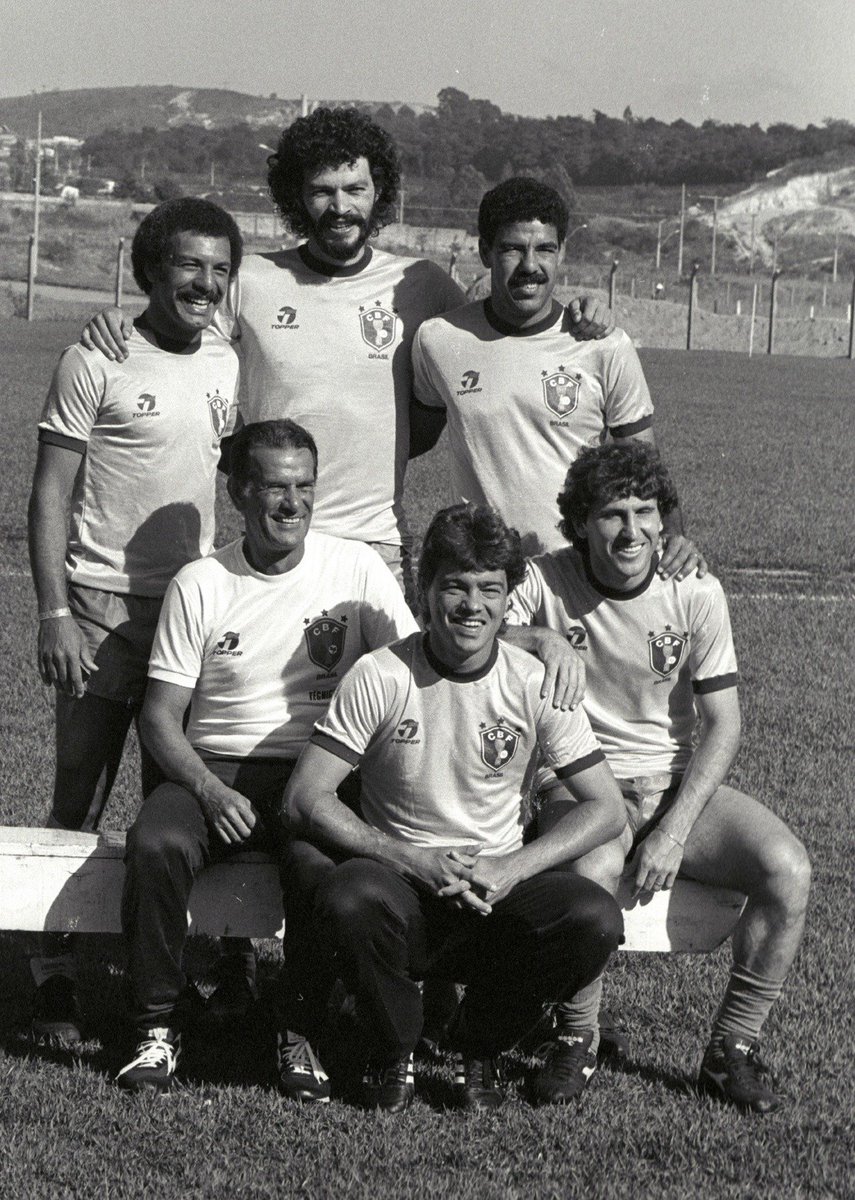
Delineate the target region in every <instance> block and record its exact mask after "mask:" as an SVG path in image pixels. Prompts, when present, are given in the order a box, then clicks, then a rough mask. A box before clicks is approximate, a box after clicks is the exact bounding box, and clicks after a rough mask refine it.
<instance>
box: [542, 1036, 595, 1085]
mask: <svg viewBox="0 0 855 1200" xmlns="http://www.w3.org/2000/svg"><path fill="white" fill-rule="evenodd" d="M589 1046H590V1039H588V1040H586V1039H585V1038H581V1037H573V1038H570V1037H567V1036H562V1037H559V1038H556V1040H555V1041H554V1042H551V1043H550V1044H549V1046H548V1048H547V1051H546V1065H548V1067H549V1070H550V1071H551V1072H552V1074H553V1075H554V1076H555V1077H556V1079H558V1080H560V1081H562V1082H564V1081H569V1080H570V1079H572V1078H573V1076H574V1074H575V1073H576V1071H577V1070H579V1069H581V1068H582V1067H584V1066H585V1064H586V1063H587V1061H588V1049H589Z"/></svg>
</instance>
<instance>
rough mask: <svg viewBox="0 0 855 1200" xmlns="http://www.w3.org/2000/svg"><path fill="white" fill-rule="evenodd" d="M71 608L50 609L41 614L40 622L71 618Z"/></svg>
mask: <svg viewBox="0 0 855 1200" xmlns="http://www.w3.org/2000/svg"><path fill="white" fill-rule="evenodd" d="M70 616H71V609H70V608H49V609H47V611H46V612H40V613H39V620H40V621H52V620H53V618H54V617H70Z"/></svg>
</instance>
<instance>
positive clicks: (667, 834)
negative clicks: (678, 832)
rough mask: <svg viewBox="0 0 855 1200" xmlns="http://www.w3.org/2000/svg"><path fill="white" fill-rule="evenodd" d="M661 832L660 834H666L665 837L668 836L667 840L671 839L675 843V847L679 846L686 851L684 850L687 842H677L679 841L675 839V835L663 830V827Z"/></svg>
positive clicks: (660, 827)
mask: <svg viewBox="0 0 855 1200" xmlns="http://www.w3.org/2000/svg"><path fill="white" fill-rule="evenodd" d="M659 832H660V833H664V834H665V836H666V838H670V839H671V841H672V842H673V843H674V845H675V846H679V847H680V849H681V850H684V849H685V846H686V843H685V842H678V841H677V839H676V838H675V837H674V835H673V833H669V832H668V830H667V829H663V828H662V826H661V825H660V826H659Z"/></svg>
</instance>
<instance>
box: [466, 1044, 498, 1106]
mask: <svg viewBox="0 0 855 1200" xmlns="http://www.w3.org/2000/svg"><path fill="white" fill-rule="evenodd" d="M500 1082H501V1081H500V1078H499V1072H498V1070H497V1069H496V1064H495V1063H494V1062H493V1060H492V1058H464V1056H463V1055H462V1054H456V1055H455V1063H454V1104H455V1107H456V1108H462V1109H466V1110H467V1111H469V1112H475V1111H476V1110H478V1109H483V1108H498V1107H499V1105H500V1104H501V1103H502V1100H503V1099H504V1094H503V1092H502V1089H501V1086H500Z"/></svg>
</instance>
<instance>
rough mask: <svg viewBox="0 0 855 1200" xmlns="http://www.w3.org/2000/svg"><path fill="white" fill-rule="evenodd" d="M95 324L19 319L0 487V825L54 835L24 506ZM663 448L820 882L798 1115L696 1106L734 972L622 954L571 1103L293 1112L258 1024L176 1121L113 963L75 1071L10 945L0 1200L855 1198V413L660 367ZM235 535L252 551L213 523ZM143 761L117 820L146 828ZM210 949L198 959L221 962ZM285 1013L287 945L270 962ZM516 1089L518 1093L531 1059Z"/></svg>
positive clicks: (101, 967)
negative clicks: (132, 1053) (56, 384)
mask: <svg viewBox="0 0 855 1200" xmlns="http://www.w3.org/2000/svg"><path fill="white" fill-rule="evenodd" d="M78 328H79V323H78V322H77V321H76V320H74V321H70V322H39V323H35V324H33V325H29V326H28V325H26V324H25V323H24V322H21V321H6V322H2V323H0V352H2V360H0V361H1V362H2V365H0V380H2V384H0V388H2V406H3V414H4V423H5V433H6V442H7V457H6V468H5V470H4V471H3V472H2V473H0V597H2V601H3V611H4V619H3V622H2V625H0V695H2V698H3V699H2V710H1V711H0V733H1V734H2V745H3V747H4V754H3V756H2V759H0V823H2V824H36V823H38V822H39V821H40V820H41V817H42V815H43V812H44V808H45V804H46V800H47V797H48V794H49V789H50V780H51V758H52V745H51V722H52V716H51V706H50V700H49V697H48V696H47V695H46V694H45V693H44V692H43V691H42V690H41V688H40V685H39V684H38V681H37V676H36V673H35V668H34V665H33V647H34V602H33V598H32V593H31V587H30V583H29V579H28V576H27V566H26V543H25V505H26V496H27V492H28V487H29V477H30V473H31V469H32V463H33V459H34V451H35V433H34V427H35V422H36V420H37V415H38V411H39V407H40V405H41V400H42V396H43V393H44V391H45V388H46V386H47V382H48V379H49V376H50V371H51V369H52V365H53V362H54V360H55V358H56V354H57V352H58V350H59V348H60V347H61V346H62V345H64V344H65V343H66V342H68V341H70V340H73V339H74V337H75V336H76V331H77V329H78ZM642 358H643V362H644V366H645V370H646V372H647V375H648V379H649V381H650V384H651V389H652V391H653V394H654V398H655V400H656V403H657V423H658V429H659V432H660V435H661V439H660V440H661V441H662V443H663V445H664V448H665V453H666V456H667V459H668V461H669V463H670V464H671V466H672V469H673V472H674V475H675V477H676V480H677V483H678V486H679V488H680V491H681V494H682V497H683V502H684V507H685V510H686V514H687V517H688V521H689V524H690V528H691V532H692V533H693V534H694V536H695V537H696V538H697V540H698V541H699V542H700V543H701V544H702V545H703V547H704V549H705V550H706V552H707V554H708V556H709V558H710V561H711V563H712V565H713V569H714V570H715V571H716V572H717V573H718V574H719V575H720V576H721V577H722V579H723V580H724V582H725V584H726V586H727V589H728V592H729V594H730V596H731V607H732V615H733V623H734V629H735V636H736V641H737V650H738V652H739V656H740V667H741V673H742V679H743V687H742V699H743V705H744V725H745V735H744V740H743V746H742V749H741V752H740V754H739V757H738V760H737V762H736V764H735V767H734V770H733V773H732V781H733V782H734V783H735V785H736V786H738V787H741V788H743V789H744V790H746V791H748V792H751V793H753V794H756V795H757V796H758V797H759V798H760V799H762V800H763V801H764V802H765V803H767V804H768V805H769V806H770V807H772V808H773V809H774V810H775V811H776V812H778V813H780V814H781V815H782V816H783V817H784V818H785V819H786V820H787V821H788V822H789V823H790V824H791V826H792V827H793V829H794V830H795V831H796V833H797V834H798V835H799V836H800V837H801V838H802V839H803V840H804V841H805V843H806V845H807V846H808V849H809V852H810V855H811V858H812V860H813V864H814V885H813V897H812V904H811V908H810V913H809V919H808V929H807V934H806V938H805V943H804V946H803V948H802V951H801V953H800V956H799V958H798V960H797V963H796V966H795V969H794V972H793V975H792V977H791V980H790V984H789V986H788V988H787V990H786V992H785V994H784V997H783V998H782V1000H781V1002H780V1003H779V1004H778V1006H777V1007H776V1008H775V1010H774V1012H773V1014H772V1017H771V1018H770V1020H769V1022H768V1025H767V1030H766V1057H767V1058H768V1059H769V1060H770V1062H771V1064H772V1066H773V1068H774V1069H775V1071H776V1073H777V1074H778V1076H779V1078H780V1080H781V1082H782V1084H783V1086H784V1089H785V1091H786V1092H787V1094H788V1103H787V1105H786V1106H785V1107H784V1108H783V1109H782V1110H781V1111H780V1112H778V1113H777V1114H774V1115H773V1116H771V1117H766V1118H758V1117H746V1116H742V1115H740V1114H739V1113H737V1112H734V1111H732V1110H730V1109H727V1108H724V1107H722V1106H720V1105H718V1104H716V1103H714V1102H712V1101H710V1100H708V1099H706V1098H701V1097H699V1096H698V1095H697V1094H696V1093H695V1092H694V1091H693V1090H692V1087H691V1082H692V1079H693V1078H694V1073H695V1071H696V1068H697V1063H698V1058H699V1055H700V1052H701V1049H702V1047H703V1044H704V1041H705V1036H706V1032H707V1029H708V1024H709V1020H710V1017H711V1014H712V1011H713V1008H714V1006H715V1001H716V997H717V995H718V994H719V993H720V991H721V989H722V988H723V986H724V981H725V979H726V975H727V964H728V954H727V951H726V949H722V950H720V951H718V952H717V953H715V954H713V955H709V956H705V957H695V956H685V957H679V958H677V957H675V958H666V957H664V956H654V955H646V956H638V955H629V954H621V955H618V956H617V959H616V961H615V963H614V965H613V967H612V968H611V969H610V978H609V982H608V984H607V989H608V993H609V999H610V1000H611V1001H613V1002H614V1004H615V1006H616V1007H617V1008H618V1009H619V1010H620V1012H621V1013H622V1015H623V1017H624V1019H625V1021H626V1022H627V1024H628V1025H629V1027H630V1028H631V1031H632V1045H633V1053H632V1059H631V1063H630V1065H629V1066H628V1068H627V1069H625V1070H623V1071H621V1072H608V1071H602V1072H600V1073H599V1074H598V1075H597V1076H595V1077H594V1079H593V1081H592V1083H591V1085H590V1086H589V1088H588V1090H587V1093H586V1094H585V1096H584V1097H583V1100H582V1102H581V1104H580V1105H579V1106H578V1108H570V1109H567V1110H560V1109H559V1110H551V1109H541V1110H537V1111H534V1110H532V1109H530V1108H529V1107H528V1106H527V1105H526V1104H525V1103H524V1101H523V1100H522V1098H521V1096H520V1095H519V1093H518V1091H517V1089H516V1088H515V1087H513V1088H512V1089H511V1094H510V1097H509V1099H508V1101H507V1102H506V1104H505V1105H504V1106H503V1108H502V1109H500V1110H499V1111H498V1112H497V1113H495V1114H490V1115H480V1116H472V1117H461V1116H460V1115H457V1114H450V1113H447V1112H445V1111H443V1109H442V1107H441V1105H442V1100H443V1098H444V1097H445V1096H446V1095H447V1094H448V1088H449V1085H450V1075H449V1072H448V1069H447V1067H446V1066H444V1065H427V1066H424V1067H422V1069H421V1072H420V1074H419V1075H418V1077H417V1082H418V1088H419V1094H420V1099H419V1101H418V1102H417V1104H416V1105H415V1107H414V1108H413V1109H412V1110H411V1112H410V1113H408V1114H407V1115H406V1116H405V1117H403V1118H401V1119H397V1120H394V1119H385V1118H382V1117H378V1116H375V1115H372V1114H366V1113H362V1112H359V1111H357V1110H354V1109H351V1108H349V1107H346V1106H344V1105H343V1104H339V1103H334V1104H332V1105H330V1106H328V1108H327V1109H326V1111H317V1110H305V1111H303V1110H299V1109H295V1108H292V1107H290V1106H289V1105H287V1104H286V1103H284V1102H283V1101H282V1100H281V1099H280V1098H279V1097H278V1096H277V1094H276V1092H275V1091H274V1090H273V1087H272V1082H271V1075H270V1069H269V1051H270V1044H269V1034H268V1031H267V1029H266V1027H265V1026H264V1023H263V1022H260V1023H259V1025H258V1027H254V1028H252V1029H251V1030H248V1031H247V1034H246V1037H245V1038H244V1040H243V1041H242V1042H240V1043H234V1042H230V1041H227V1040H225V1039H224V1040H222V1041H217V1042H210V1041H205V1040H203V1039H198V1040H197V1041H196V1042H195V1043H191V1045H190V1048H189V1050H188V1053H187V1055H186V1069H185V1073H184V1074H185V1079H186V1087H185V1088H184V1089H183V1090H182V1091H181V1092H180V1093H178V1094H175V1095H173V1096H172V1097H170V1098H169V1099H168V1100H167V1101H160V1102H152V1101H148V1100H145V1099H143V1100H134V1099H130V1098H128V1097H126V1096H124V1095H121V1094H119V1093H118V1092H117V1091H116V1090H115V1089H114V1087H113V1085H112V1083H111V1076H112V1073H113V1071H114V1070H115V1068H116V1067H117V1065H119V1063H120V1062H121V1060H122V1055H123V1054H124V1053H125V1051H126V1049H127V1044H126V1041H125V1030H124V1028H123V1026H122V1022H121V1019H120V1015H119V1014H120V1011H121V946H120V945H119V944H118V942H117V941H115V940H108V939H99V940H95V941H94V942H93V944H92V945H91V946H88V947H87V948H86V951H85V956H84V978H83V984H84V987H83V995H84V1001H85V1005H86V1008H87V1011H88V1013H89V1014H90V1017H91V1027H92V1031H93V1036H92V1039H91V1040H90V1041H87V1042H86V1043H85V1044H84V1047H83V1050H82V1052H81V1053H80V1054H79V1055H78V1056H76V1057H74V1058H70V1057H64V1056H63V1055H50V1054H48V1053H46V1052H41V1051H39V1052H36V1051H34V1050H33V1048H32V1047H31V1045H30V1043H29V1042H28V1040H27V1039H26V1038H25V1037H24V1036H23V1034H22V1032H21V1031H22V1030H23V1029H24V1028H25V1026H26V1024H27V1022H28V1016H29V990H30V982H29V974H28V969H27V961H26V955H27V949H28V947H27V942H26V939H25V938H23V937H22V936H20V935H7V934H3V935H0V980H2V984H0V1196H2V1197H3V1198H4V1200H6V1198H7V1197H8V1198H12V1197H15V1198H17V1197H25V1196H26V1197H31V1196H38V1197H42V1196H45V1197H47V1196H57V1197H59V1196H81V1197H83V1196H86V1197H89V1196H103V1197H125V1196H128V1197H130V1196H134V1197H138V1196H151V1197H158V1198H160V1197H164V1198H173V1197H175V1198H177V1197H189V1196H193V1197H197V1196H198V1197H227V1196H228V1197H232V1196H241V1197H243V1196H247V1197H249V1196H258V1197H261V1196H274V1195H276V1196H297V1195H300V1196H328V1195H329V1196H332V1195H342V1194H346V1195H348V1196H357V1197H363V1196H365V1197H368V1196H383V1197H385V1196H389V1197H392V1196H394V1197H410V1196H413V1197H415V1196H419V1197H421V1196H431V1197H433V1196H446V1195H449V1196H452V1195H453V1196H455V1197H457V1198H460V1200H463V1198H470V1197H471V1198H473V1200H474V1198H476V1197H477V1198H478V1200H485V1198H491V1197H523V1196H525V1197H532V1196H534V1197H551V1196H556V1197H566V1196H571V1197H575V1196H585V1197H609V1198H611V1197H618V1198H622V1197H632V1198H633V1200H638V1198H639V1197H669V1198H670V1197H673V1198H674V1200H678V1198H681V1197H686V1196H704V1197H706V1196H715V1197H734V1198H736V1197H743V1196H746V1195H752V1196H753V1195H760V1196H766V1197H803V1196H817V1197H826V1196H828V1197H831V1196H834V1197H844V1196H851V1195H852V1194H853V1184H852V1163H853V1160H855V1133H853V1106H855V1095H853V1087H852V1076H851V1071H852V1058H853V1047H855V1032H854V1031H853V1016H852V982H853V981H852V958H853V938H852V922H851V873H852V872H851V846H852V831H853V821H852V811H853V800H855V796H853V787H852V783H851V780H852V776H853V770H852V768H853V761H852V745H853V740H855V739H853V732H852V731H853V723H852V719H851V716H850V715H849V711H848V706H847V701H848V698H849V695H850V693H851V662H852V651H853V641H855V635H853V624H855V622H853V615H855V607H854V606H855V599H853V595H855V574H853V572H855V567H854V566H853V543H852V534H851V531H850V530H849V528H848V523H849V522H848V518H849V515H850V512H851V505H852V496H851V481H852V477H853V462H852V451H851V405H852V394H853V390H855V374H853V366H852V364H851V363H847V362H845V361H836V360H823V361H819V360H808V359H784V358H775V359H771V360H769V359H766V358H761V359H754V360H752V361H749V360H748V359H746V358H743V357H737V356H735V355H726V354H713V353H703V352H702V353H696V354H693V355H686V354H683V353H679V352H671V351H643V352H642ZM408 494H409V503H410V512H411V515H412V518H413V525H414V527H415V529H416V530H417V531H420V530H422V529H423V528H424V525H425V522H426V519H427V518H428V516H429V515H430V513H431V512H432V511H433V509H434V508H435V507H436V506H437V505H438V504H439V503H441V502H443V501H444V500H445V484H444V457H443V446H442V444H441V445H440V446H439V447H438V448H437V450H436V451H434V452H433V454H432V455H430V456H429V457H428V458H427V459H425V460H423V461H419V462H417V463H416V464H414V466H413V468H412V470H411V473H410V479H409V489H408ZM220 511H221V516H222V518H223V535H224V538H225V537H226V536H229V535H231V534H233V533H234V531H235V529H236V525H235V522H234V520H233V518H232V517H231V516H230V515H229V514H228V512H227V509H226V507H225V505H224V504H221V508H220ZM133 767H134V756H133V752H132V753H131V754H130V755H129V766H128V768H126V769H125V770H124V771H123V773H122V775H121V777H120V780H119V782H118V786H117V788H116V791H115V793H114V799H113V801H112V803H111V806H110V809H109V812H108V817H107V824H108V825H109V826H110V827H112V828H123V827H124V826H125V825H126V824H127V823H128V821H129V820H130V818H131V817H132V814H133V811H134V808H135V803H136V799H135V778H134V773H133ZM206 949H207V948H206V947H204V946H194V948H193V954H194V958H196V959H198V960H199V962H200V964H201V963H203V961H204V956H205V953H206ZM262 967H263V981H264V983H265V987H266V990H267V992H268V993H269V990H270V987H271V981H272V976H273V973H274V971H275V947H269V946H266V947H265V948H264V961H263V964H262ZM508 1066H509V1072H510V1075H511V1078H512V1079H513V1080H518V1079H519V1077H520V1071H521V1062H520V1060H519V1059H517V1058H514V1057H511V1058H510V1060H509V1064H508Z"/></svg>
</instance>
